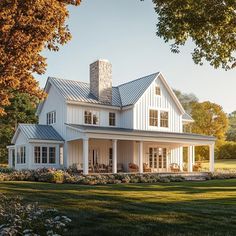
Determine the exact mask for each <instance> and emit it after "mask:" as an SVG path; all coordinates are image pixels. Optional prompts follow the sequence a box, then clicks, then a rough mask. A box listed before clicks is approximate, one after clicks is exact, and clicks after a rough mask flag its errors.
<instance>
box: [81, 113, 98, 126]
mask: <svg viewBox="0 0 236 236" xmlns="http://www.w3.org/2000/svg"><path fill="white" fill-rule="evenodd" d="M85 112H90V113H91V124H89V123H85ZM95 114H97V115H98V123H97V124H93V116H94V115H95ZM83 121H84V122H83V123H84V125H92V126H99V125H100V111H98V110H91V109H84V112H83Z"/></svg>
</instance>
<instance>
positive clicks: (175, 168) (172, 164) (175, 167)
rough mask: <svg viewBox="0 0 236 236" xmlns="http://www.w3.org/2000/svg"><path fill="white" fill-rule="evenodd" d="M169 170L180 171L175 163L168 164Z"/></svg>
mask: <svg viewBox="0 0 236 236" xmlns="http://www.w3.org/2000/svg"><path fill="white" fill-rule="evenodd" d="M170 171H171V172H179V171H180V167H179V165H178V164H177V163H171V164H170Z"/></svg>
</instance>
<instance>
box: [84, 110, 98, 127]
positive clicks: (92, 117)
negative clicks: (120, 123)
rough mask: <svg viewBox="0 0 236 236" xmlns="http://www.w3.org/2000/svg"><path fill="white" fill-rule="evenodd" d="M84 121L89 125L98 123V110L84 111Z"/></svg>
mask: <svg viewBox="0 0 236 236" xmlns="http://www.w3.org/2000/svg"><path fill="white" fill-rule="evenodd" d="M84 123H85V124H90V125H98V124H99V112H97V111H84Z"/></svg>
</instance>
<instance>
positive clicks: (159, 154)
mask: <svg viewBox="0 0 236 236" xmlns="http://www.w3.org/2000/svg"><path fill="white" fill-rule="evenodd" d="M166 159H167V154H166V148H159V147H150V148H149V167H150V168H151V169H152V171H154V172H164V171H166Z"/></svg>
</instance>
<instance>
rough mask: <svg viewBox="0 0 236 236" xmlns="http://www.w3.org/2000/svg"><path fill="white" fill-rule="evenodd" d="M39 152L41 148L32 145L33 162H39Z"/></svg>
mask: <svg viewBox="0 0 236 236" xmlns="http://www.w3.org/2000/svg"><path fill="white" fill-rule="evenodd" d="M40 153H41V150H40V147H34V163H37V164H38V163H40V162H41V161H40V159H41V158H40V155H41V154H40Z"/></svg>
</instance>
